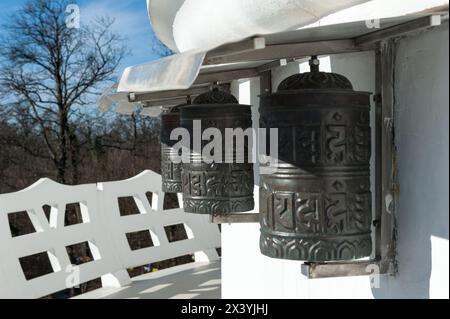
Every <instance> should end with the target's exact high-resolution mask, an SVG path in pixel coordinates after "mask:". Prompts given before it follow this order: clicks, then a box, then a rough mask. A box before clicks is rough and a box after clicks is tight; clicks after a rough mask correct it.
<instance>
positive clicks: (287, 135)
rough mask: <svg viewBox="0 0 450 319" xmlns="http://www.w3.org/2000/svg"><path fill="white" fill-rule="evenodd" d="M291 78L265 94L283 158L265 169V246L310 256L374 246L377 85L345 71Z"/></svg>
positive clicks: (346, 255)
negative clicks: (369, 88) (373, 95)
mask: <svg viewBox="0 0 450 319" xmlns="http://www.w3.org/2000/svg"><path fill="white" fill-rule="evenodd" d="M317 62H318V60H316V59H312V60H311V62H310V64H311V72H306V73H302V74H295V75H293V76H290V77H288V78H286V79H285V80H284V81H282V82H281V84H280V85H279V87H278V91H277V92H276V93H271V94H263V95H261V99H260V103H261V104H260V115H261V117H260V119H261V123H260V126H261V127H265V128H278V164H276V166H277V167H276V169H277V170H276V172H275V173H273V174H267V175H261V185H260V212H261V214H260V224H261V238H260V249H261V252H262V254H264V255H266V256H269V257H274V258H282V259H293V260H305V261H333V260H352V259H357V258H361V257H366V256H369V255H370V254H371V251H372V242H371V232H370V228H371V221H372V209H371V192H370V163H369V161H370V156H371V137H370V100H369V98H370V93H367V92H356V91H354V90H353V87H352V84H351V83H350V81H349V80H348V79H347V78H345V77H344V76H342V75H339V74H335V73H325V72H319V69H318V63H317Z"/></svg>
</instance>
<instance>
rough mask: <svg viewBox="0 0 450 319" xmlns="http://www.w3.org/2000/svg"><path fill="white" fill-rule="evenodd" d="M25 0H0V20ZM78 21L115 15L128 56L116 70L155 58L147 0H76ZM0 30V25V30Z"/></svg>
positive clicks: (113, 16) (118, 31)
mask: <svg viewBox="0 0 450 319" xmlns="http://www.w3.org/2000/svg"><path fill="white" fill-rule="evenodd" d="M168 1H170V0H168ZM24 2H26V0H1V1H0V21H2V22H4V21H5V20H6V19H7V17H8V16H10V15H11V14H12V13H13V12H14V11H15V10H17V9H18V8H20V7H21V5H22V4H23V3H24ZM74 2H77V3H78V4H79V5H80V10H81V17H80V18H81V22H83V19H85V20H89V19H91V18H93V17H95V16H99V15H100V16H102V15H108V16H110V17H112V18H115V19H116V22H115V25H114V31H115V32H117V33H119V34H120V35H122V36H123V37H126V38H127V40H126V41H127V45H128V47H129V48H130V50H131V53H132V54H131V56H128V57H126V58H125V60H124V61H123V63H122V65H121V67H120V70H118V74H119V75H120V74H121V71H122V70H123V68H125V67H127V66H130V65H134V64H141V63H145V62H149V61H152V60H155V59H158V58H159V57H160V56H159V54H158V48H159V47H158V41H155V35H154V33H153V30H152V28H151V25H150V21H149V19H148V16H147V4H146V0H78V1H74ZM1 31H2V30H1V29H0V32H1Z"/></svg>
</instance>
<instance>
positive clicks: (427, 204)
mask: <svg viewBox="0 0 450 319" xmlns="http://www.w3.org/2000/svg"><path fill="white" fill-rule="evenodd" d="M448 56H449V51H448V26H447V27H441V28H440V29H435V30H433V31H428V32H426V33H423V34H420V35H415V36H411V37H408V38H405V39H403V40H401V42H400V44H399V47H398V53H397V59H396V61H397V64H396V70H395V71H396V81H395V88H396V103H397V110H398V112H397V114H396V118H397V120H396V123H395V125H396V142H397V145H398V152H399V178H400V204H399V211H398V224H399V229H398V236H399V237H398V245H399V255H398V261H399V274H398V276H397V277H396V278H392V277H389V278H388V277H386V276H383V277H382V278H381V281H380V288H374V289H372V288H371V286H370V280H369V277H348V278H332V279H314V280H308V279H306V278H305V277H303V276H302V275H301V273H300V265H301V262H296V261H286V260H277V259H271V258H268V257H265V256H263V255H261V254H260V252H259V225H257V224H234V225H223V228H222V296H223V298H428V297H432V298H448V295H449V287H448V272H449V256H448V249H449V246H448V226H449V220H448V212H449V207H448V142H449V141H448V115H449V114H448V105H449V99H448V85H449V83H448ZM323 62H327V60H324V61H323ZM322 65H323V63H322ZM329 67H330V68H331V70H332V71H333V72H337V73H341V74H343V75H345V76H347V77H348V78H349V79H350V80H351V81H352V83H353V85H354V86H355V89H356V90H364V91H371V92H374V90H375V87H374V86H375V81H374V55H373V53H371V52H363V53H352V54H343V55H336V56H331V57H330V59H329ZM300 68H301V69H302V71H303V69H304V65H299V64H298V63H291V64H289V65H288V66H286V67H280V68H278V69H276V70H274V71H273V87H274V88H276V85H277V84H278V83H279V82H280V81H281V80H282V79H284V78H285V77H287V76H288V75H291V74H293V73H297V72H299V70H300ZM248 87H250V90H248ZM232 89H233V91H234V93H235V94H236V96H239V98H240V99H241V100H243V101H249V100H250V101H251V103H252V104H253V105H258V103H259V102H258V98H257V95H258V94H259V88H258V80H255V79H251V80H250V86H248V84H241V85H239V83H235V84H234V85H232ZM253 109H254V110H256V108H255V107H253ZM254 118H257V115H255V116H254ZM255 198H258V194H257V193H255ZM255 210H258V207H256V208H255Z"/></svg>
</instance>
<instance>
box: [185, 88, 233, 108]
mask: <svg viewBox="0 0 450 319" xmlns="http://www.w3.org/2000/svg"><path fill="white" fill-rule="evenodd" d="M192 104H195V105H197V104H239V102H238V100H237V99H236V98H235V97H234V96H233V95H232V94H230V93H228V92H225V91H221V90H219V89H218V88H217V87H215V88H213V89H212V90H211V91H209V92H206V93H203V94H200V95H199V96H197V97H196V98H195V99H194V102H193V103H192Z"/></svg>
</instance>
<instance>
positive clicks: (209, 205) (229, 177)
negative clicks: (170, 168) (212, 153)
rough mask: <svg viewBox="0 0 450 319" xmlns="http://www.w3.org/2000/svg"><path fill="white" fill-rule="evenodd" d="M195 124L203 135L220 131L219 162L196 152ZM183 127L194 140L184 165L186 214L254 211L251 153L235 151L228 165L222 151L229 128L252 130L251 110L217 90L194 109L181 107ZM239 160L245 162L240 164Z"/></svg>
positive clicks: (195, 104) (224, 152) (207, 95)
mask: <svg viewBox="0 0 450 319" xmlns="http://www.w3.org/2000/svg"><path fill="white" fill-rule="evenodd" d="M195 120H197V121H199V122H198V123H200V124H201V133H202V134H203V132H204V131H205V130H206V129H207V128H210V127H213V128H217V129H218V130H219V131H220V133H221V139H222V141H221V145H222V160H221V161H220V162H216V161H212V162H211V161H209V162H208V161H206V160H205V157H204V156H203V155H202V154H201V153H196V152H195V151H194V148H193V138H194V137H195V136H194V135H195V134H194V126H193V125H194V124H193V123H194V121H195ZM180 123H181V127H183V128H185V129H187V130H188V132H189V133H190V136H191V141H190V143H191V144H190V154H189V157H190V161H189V163H184V162H183V165H182V174H181V178H182V190H183V206H184V210H185V212H188V213H197V214H217V215H218V214H227V213H236V212H244V211H249V210H252V209H253V208H254V199H253V187H254V183H253V164H252V163H251V162H250V161H248V157H247V155H248V153H247V151H245V153H244V154H238V152H237V151H236V149H235V148H233V150H232V155H233V160H232V161H231V162H230V161H228V162H225V157H226V151H225V149H223V148H224V147H225V145H226V141H225V140H224V138H225V129H226V128H232V129H235V128H241V129H243V130H245V129H247V128H251V127H252V121H251V109H250V106H248V105H240V104H238V101H237V100H236V98H235V97H234V96H232V95H231V94H229V93H226V92H223V91H219V90H217V89H214V90H212V91H210V92H207V93H204V94H202V95H199V96H198V97H197V98H196V99H195V100H194V101H193V104H192V105H190V106H185V107H182V108H181V117H180ZM209 142H210V140H202V141H201V146H202V149H203V147H204V146H205V145H206V144H208V143H209ZM246 145H247V144H246ZM233 147H234V146H233ZM245 150H247V147H245ZM237 158H241V159H243V161H241V160H239V161H237V160H236V159H237Z"/></svg>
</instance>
